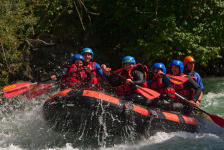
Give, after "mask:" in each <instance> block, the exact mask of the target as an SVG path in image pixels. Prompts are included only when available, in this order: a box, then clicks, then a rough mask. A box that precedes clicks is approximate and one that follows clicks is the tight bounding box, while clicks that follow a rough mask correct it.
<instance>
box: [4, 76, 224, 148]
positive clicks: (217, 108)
mask: <svg viewBox="0 0 224 150" xmlns="http://www.w3.org/2000/svg"><path fill="white" fill-rule="evenodd" d="M204 86H205V88H206V89H205V91H204V93H205V94H204V97H203V101H202V104H201V107H200V108H201V109H203V110H205V111H206V112H209V113H210V114H215V115H219V116H221V117H223V118H224V78H207V79H204ZM48 96H49V95H43V96H41V97H38V98H36V99H31V100H27V99H26V98H25V96H23V95H21V96H18V97H16V99H17V100H16V99H15V98H14V99H7V100H6V101H8V102H7V103H4V104H3V105H2V106H0V107H1V108H0V110H1V111H0V150H32V149H33V150H36V149H38V150H59V149H62V150H79V149H82V148H80V147H76V145H75V144H74V143H72V139H70V138H68V137H66V136H65V135H63V134H60V133H57V132H54V131H53V130H52V129H51V128H49V127H48V126H47V124H46V122H45V120H44V119H43V116H42V106H43V103H44V100H45V99H46V98H47V97H48ZM88 147H91V146H88ZM98 149H100V150H163V149H164V150H173V149H178V150H179V149H180V150H224V128H221V127H218V126H216V125H215V124H207V125H204V127H203V128H202V129H201V130H200V131H199V132H198V133H188V132H172V133H166V132H158V133H156V134H155V135H153V136H151V137H149V138H147V139H142V140H140V141H138V142H137V143H136V144H134V145H133V144H125V143H123V144H119V145H114V146H113V147H105V146H101V147H100V148H98Z"/></svg>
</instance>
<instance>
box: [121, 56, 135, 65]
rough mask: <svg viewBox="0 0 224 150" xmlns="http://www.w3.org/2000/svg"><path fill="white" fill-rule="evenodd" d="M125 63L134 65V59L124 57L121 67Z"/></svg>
mask: <svg viewBox="0 0 224 150" xmlns="http://www.w3.org/2000/svg"><path fill="white" fill-rule="evenodd" d="M125 63H132V64H134V65H136V61H135V58H134V57H132V56H125V57H124V58H123V59H122V66H123V65H124V64H125Z"/></svg>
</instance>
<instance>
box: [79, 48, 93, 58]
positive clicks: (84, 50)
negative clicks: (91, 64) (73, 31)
mask: <svg viewBox="0 0 224 150" xmlns="http://www.w3.org/2000/svg"><path fill="white" fill-rule="evenodd" d="M85 53H90V54H91V55H92V59H93V56H94V54H93V50H92V49H91V48H83V49H82V51H81V54H82V55H83V54H85Z"/></svg>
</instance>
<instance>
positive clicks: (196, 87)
mask: <svg viewBox="0 0 224 150" xmlns="http://www.w3.org/2000/svg"><path fill="white" fill-rule="evenodd" d="M187 78H189V80H188V81H187V82H185V83H184V87H186V88H189V89H190V88H193V89H194V90H195V94H194V95H193V98H192V100H193V101H194V102H196V101H197V100H198V99H199V97H200V95H201V91H202V90H201V87H200V85H198V84H197V83H196V82H195V81H194V79H192V78H191V77H189V76H188V77H187Z"/></svg>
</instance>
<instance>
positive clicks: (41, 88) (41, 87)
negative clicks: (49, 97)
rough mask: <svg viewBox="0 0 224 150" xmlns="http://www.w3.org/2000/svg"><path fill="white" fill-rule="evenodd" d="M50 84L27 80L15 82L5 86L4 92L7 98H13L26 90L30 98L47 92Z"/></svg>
mask: <svg viewBox="0 0 224 150" xmlns="http://www.w3.org/2000/svg"><path fill="white" fill-rule="evenodd" d="M48 80H50V79H47V80H45V81H42V82H46V81H48ZM50 86H51V85H50V84H38V83H37V82H35V83H30V82H25V83H15V84H11V85H6V86H4V87H3V94H4V96H5V97H6V98H11V97H15V96H18V95H20V94H23V93H25V92H26V96H27V97H28V98H33V97H34V96H35V97H36V96H39V95H41V94H43V93H45V92H46V91H47V90H48V89H49V88H50Z"/></svg>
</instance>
